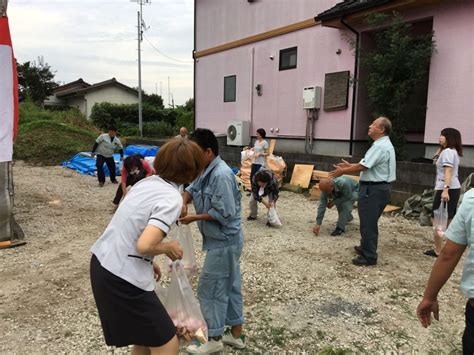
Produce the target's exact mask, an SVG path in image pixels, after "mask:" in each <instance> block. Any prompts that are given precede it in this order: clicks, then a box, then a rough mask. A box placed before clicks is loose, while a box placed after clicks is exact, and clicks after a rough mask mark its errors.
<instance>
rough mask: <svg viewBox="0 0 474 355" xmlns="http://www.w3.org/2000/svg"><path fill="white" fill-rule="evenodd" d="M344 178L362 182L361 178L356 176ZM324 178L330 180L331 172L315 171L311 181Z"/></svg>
mask: <svg viewBox="0 0 474 355" xmlns="http://www.w3.org/2000/svg"><path fill="white" fill-rule="evenodd" d="M343 176H347V177H350V178H351V179H354V180H356V181H359V180H360V177H359V176H356V175H343ZM323 178H327V179H328V178H329V172H328V171H323V170H313V174H312V177H311V179H312V180H317V181H319V180H321V179H323Z"/></svg>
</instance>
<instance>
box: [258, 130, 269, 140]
mask: <svg viewBox="0 0 474 355" xmlns="http://www.w3.org/2000/svg"><path fill="white" fill-rule="evenodd" d="M257 133H258V134H260V135H261V136H262V138H265V137H266V136H267V132H265V130H264V129H263V128H259V129H257Z"/></svg>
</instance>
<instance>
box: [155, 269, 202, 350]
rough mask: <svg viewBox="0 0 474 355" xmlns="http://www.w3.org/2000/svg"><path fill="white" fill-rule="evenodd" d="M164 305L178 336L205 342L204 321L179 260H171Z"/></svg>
mask: <svg viewBox="0 0 474 355" xmlns="http://www.w3.org/2000/svg"><path fill="white" fill-rule="evenodd" d="M164 306H165V308H166V311H167V312H168V314H169V316H170V318H171V320H172V321H173V323H174V325H175V327H176V330H177V332H176V333H177V335H178V336H181V337H183V338H184V339H185V340H187V341H191V340H196V341H198V342H199V343H205V342H207V324H206V321H205V320H204V316H203V315H202V312H201V307H200V306H199V302H198V300H197V298H196V296H194V292H193V289H192V288H191V285H190V284H189V280H188V278H187V276H186V272H185V271H184V268H183V265H182V264H181V263H180V261H179V260H177V261H175V262H173V266H172V271H171V282H170V286H169V287H168V294H167V297H166V302H165V303H164Z"/></svg>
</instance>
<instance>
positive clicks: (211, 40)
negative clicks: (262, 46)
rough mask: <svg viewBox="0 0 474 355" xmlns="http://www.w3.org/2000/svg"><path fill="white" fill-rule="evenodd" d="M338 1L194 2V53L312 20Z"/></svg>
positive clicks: (201, 0)
mask: <svg viewBox="0 0 474 355" xmlns="http://www.w3.org/2000/svg"><path fill="white" fill-rule="evenodd" d="M340 1H341V0H259V1H256V2H254V3H249V2H247V0H195V8H196V18H197V21H196V34H197V36H196V48H195V49H196V50H197V51H199V50H203V49H207V48H211V47H215V46H218V45H221V44H224V43H228V42H232V41H235V40H238V39H241V38H244V37H249V36H252V35H255V34H258V33H262V32H265V31H270V30H273V29H275V28H278V27H283V26H287V25H290V24H292V23H296V22H300V21H304V20H307V19H310V18H312V17H315V16H316V15H317V14H319V13H321V12H323V11H324V10H327V9H329V8H331V7H332V6H334V5H335V4H337V3H338V2H340Z"/></svg>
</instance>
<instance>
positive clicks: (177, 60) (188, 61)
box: [143, 35, 194, 64]
mask: <svg viewBox="0 0 474 355" xmlns="http://www.w3.org/2000/svg"><path fill="white" fill-rule="evenodd" d="M143 38H145V40H146V41H147V42H148V44H149V45H150V46H151V47H152V48H153V49H154V50H155V51H157V52H158V53H160V54H161V55H162V56H164V57H166V58H168V59H171V60H174V61H175V62H178V63H186V64H188V63H194V62H193V61H192V60H181V59H176V58H173V57H170V56H169V55H167V54H165V53H163V52H162V51H160V50H159V49H158V48H156V47H155V45H154V44H153V43H151V41H150V40H149V39H148V38H147V36H145V35H143Z"/></svg>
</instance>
